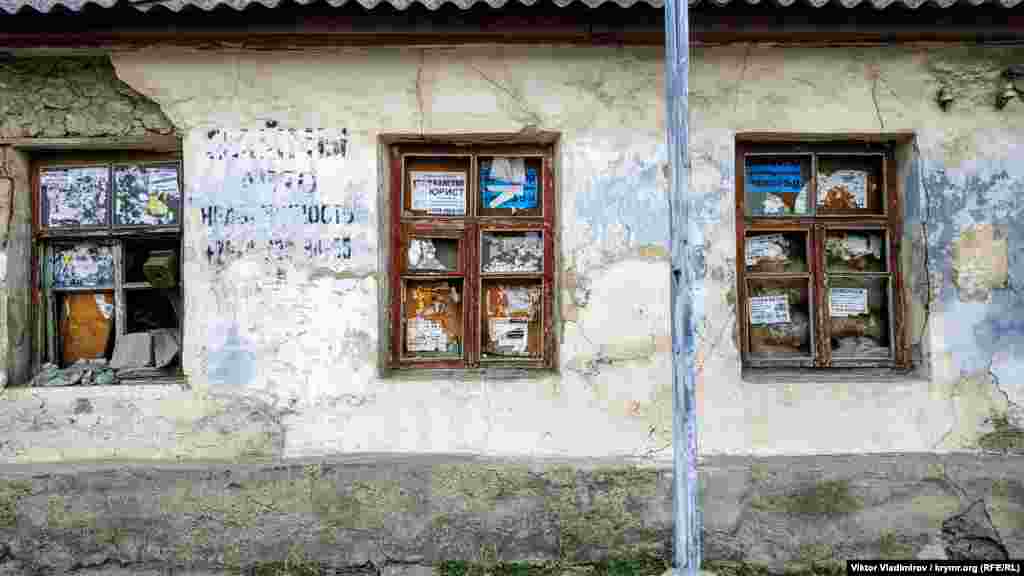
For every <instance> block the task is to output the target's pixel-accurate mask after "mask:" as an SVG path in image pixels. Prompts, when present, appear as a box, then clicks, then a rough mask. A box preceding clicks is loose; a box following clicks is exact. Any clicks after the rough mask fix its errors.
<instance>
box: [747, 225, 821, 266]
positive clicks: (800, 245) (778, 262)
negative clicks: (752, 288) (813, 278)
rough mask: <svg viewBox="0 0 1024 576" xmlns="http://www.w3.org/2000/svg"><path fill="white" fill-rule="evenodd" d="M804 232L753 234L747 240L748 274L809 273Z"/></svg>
mask: <svg viewBox="0 0 1024 576" xmlns="http://www.w3.org/2000/svg"><path fill="white" fill-rule="evenodd" d="M806 238H807V235H806V233H804V232H786V233H781V232H773V233H769V234H751V235H750V236H747V240H746V263H747V271H748V272H769V273H771V272H776V273H777V272H788V273H801V272H807V257H806V252H807V240H806Z"/></svg>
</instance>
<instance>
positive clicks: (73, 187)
mask: <svg viewBox="0 0 1024 576" xmlns="http://www.w3.org/2000/svg"><path fill="white" fill-rule="evenodd" d="M109 178H110V173H109V171H108V169H107V167H106V166H91V167H87V168H56V169H49V170H43V171H41V172H40V175H39V186H40V189H41V192H42V196H43V199H44V201H45V203H46V204H45V208H46V214H45V218H44V223H45V224H46V225H47V226H54V227H57V226H103V225H105V224H107V193H108V184H109Z"/></svg>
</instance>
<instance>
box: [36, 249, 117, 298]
mask: <svg viewBox="0 0 1024 576" xmlns="http://www.w3.org/2000/svg"><path fill="white" fill-rule="evenodd" d="M50 269H51V270H52V272H53V284H52V286H53V287H54V288H79V287H99V286H113V284H114V251H113V249H112V248H111V247H110V246H107V245H103V244H96V243H91V242H83V243H81V244H75V245H57V246H55V247H54V249H53V262H52V263H51V266H50Z"/></svg>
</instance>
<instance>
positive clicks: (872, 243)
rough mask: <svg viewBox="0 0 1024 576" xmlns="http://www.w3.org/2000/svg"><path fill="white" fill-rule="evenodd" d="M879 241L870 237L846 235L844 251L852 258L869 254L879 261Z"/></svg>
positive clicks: (880, 250) (880, 245) (880, 251)
mask: <svg viewBox="0 0 1024 576" xmlns="http://www.w3.org/2000/svg"><path fill="white" fill-rule="evenodd" d="M880 240H881V239H880V238H878V237H876V236H871V235H861V234H847V235H846V250H847V251H848V252H849V253H850V256H852V257H854V258H857V257H860V256H866V255H868V254H870V255H871V256H874V257H875V258H879V259H880V258H881V257H882V243H881V242H880Z"/></svg>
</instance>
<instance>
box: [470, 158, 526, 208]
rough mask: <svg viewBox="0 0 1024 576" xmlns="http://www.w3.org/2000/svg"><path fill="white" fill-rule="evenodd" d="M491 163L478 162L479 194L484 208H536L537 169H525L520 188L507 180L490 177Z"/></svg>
mask: <svg viewBox="0 0 1024 576" xmlns="http://www.w3.org/2000/svg"><path fill="white" fill-rule="evenodd" d="M490 173H491V161H490V160H481V161H480V193H481V194H482V195H483V206H484V208H515V209H517V210H526V209H530V208H536V207H537V169H536V168H530V167H527V168H526V182H525V183H523V184H522V185H521V186H520V185H517V184H516V183H513V182H509V181H507V180H499V179H496V178H491V177H490Z"/></svg>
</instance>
